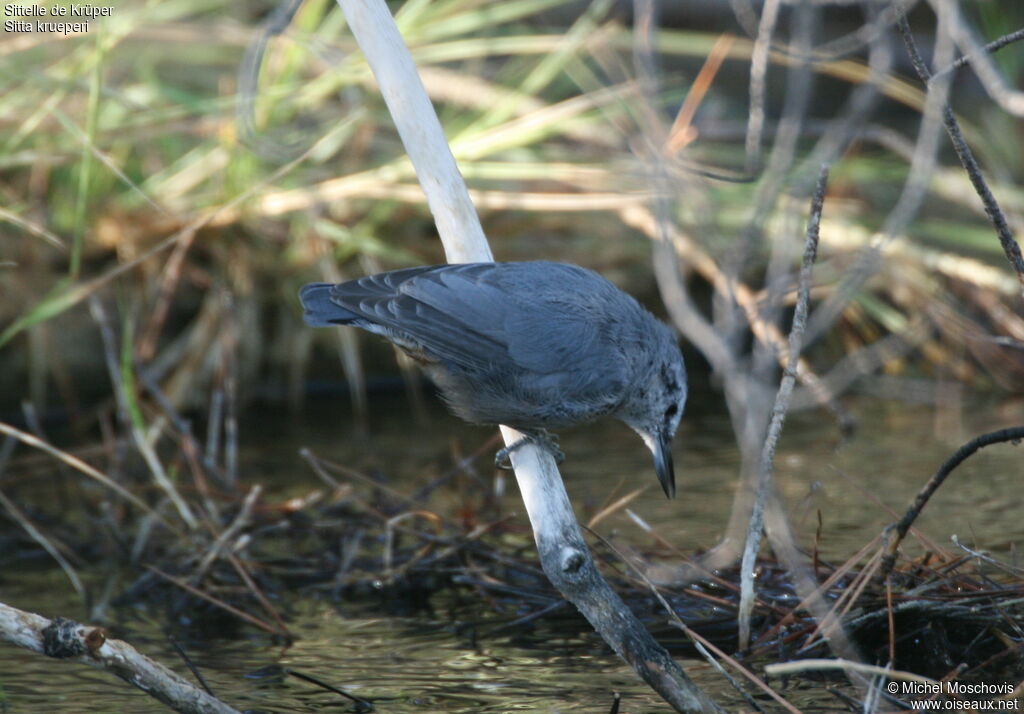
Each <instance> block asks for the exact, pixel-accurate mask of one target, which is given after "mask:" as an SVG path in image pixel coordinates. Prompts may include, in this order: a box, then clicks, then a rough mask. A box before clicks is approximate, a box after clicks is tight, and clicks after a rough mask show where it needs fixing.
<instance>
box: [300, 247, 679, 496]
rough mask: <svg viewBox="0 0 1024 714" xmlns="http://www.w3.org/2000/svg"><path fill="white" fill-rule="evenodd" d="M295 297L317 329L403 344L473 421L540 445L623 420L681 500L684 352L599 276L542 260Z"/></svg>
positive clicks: (418, 272) (419, 272)
mask: <svg viewBox="0 0 1024 714" xmlns="http://www.w3.org/2000/svg"><path fill="white" fill-rule="evenodd" d="M299 297H300V299H301V300H302V304H303V306H304V307H305V320H306V323H307V324H309V325H311V326H313V327H327V326H330V325H354V326H356V327H361V328H362V329H364V330H367V331H369V332H373V333H375V334H378V335H383V336H384V337H385V338H387V339H388V340H390V341H391V342H393V343H394V344H396V345H398V347H400V348H401V349H402V350H403V351H405V352H406V353H407V354H409V355H410V356H411V357H412V358H413V359H414V360H416V361H417V362H419V363H420V364H422V365H423V366H424V368H425V370H426V372H427V374H428V375H429V376H430V377H431V379H433V380H434V382H435V383H436V384H437V386H438V387H439V388H440V390H441V394H442V396H443V397H444V399H445V401H446V402H447V403H448V405H449V407H451V409H452V411H453V412H455V414H456V415H458V416H460V417H461V418H463V419H465V420H466V421H469V422H473V423H477V424H505V425H507V426H510V427H513V428H514V429H518V430H520V431H522V432H524V433H525V434H527V439H529V440H534V441H538V442H540V443H545V439H544V435H545V434H546V430H547V429H559V428H562V427H567V426H573V425H576V424H582V423H585V422H589V421H591V420H593V419H596V418H598V417H601V416H605V415H608V416H613V417H615V418H617V419H620V420H621V421H623V422H625V423H626V424H627V425H629V426H630V427H632V428H633V430H634V431H636V432H637V433H638V434H640V437H641V438H642V439H643V440H644V443H645V444H646V445H647V448H649V449H650V450H651V452H652V453H653V454H654V466H655V470H656V472H657V474H658V480H659V481H660V482H661V486H662V488H663V489H664V490H665V495H667V496H669V497H670V498H671V497H672V496H674V495H675V474H674V472H673V468H672V439H673V437H674V436H675V433H676V429H677V427H678V426H679V419H680V417H682V415H683V407H684V406H685V404H686V368H685V366H684V365H683V357H682V355H681V354H680V352H679V347H678V345H677V344H676V339H675V337H674V335H673V334H672V332H671V331H670V330H669V328H668V327H666V326H665V325H664V324H662V323H661V322H659V321H658V320H657V319H655V317H654V316H653V315H651V314H650V313H649V312H647V310H645V309H644V308H642V307H641V306H640V304H639V303H638V302H637V301H636V300H634V299H633V298H632V297H631V296H629V295H627V294H626V293H624V292H622V291H621V290H619V289H618V288H617V287H615V286H614V285H612V284H611V283H610V282H608V281H607V280H605V279H604V278H602V277H601V276H600V275H598V274H597V273H595V272H593V271H591V270H586V269H584V268H580V267H579V266H575V265H566V264H563V263H551V262H546V261H534V262H526V263H464V264H448V265H434V266H425V267H418V268H408V269H405V270H394V271H391V272H388V273H380V274H378V275H368V276H366V277H364V278H359V279H358V280H350V281H347V282H344V283H339V284H337V285H331V284H329V283H311V284H309V285H306V286H304V287H303V288H302V290H301V291H300V293H299ZM547 443H548V444H550V442H547ZM518 445H519V444H513V445H512V447H509V449H504V450H502V452H500V455H503V456H504V455H507V453H508V451H509V450H510V449H514V448H515V447H516V446H518Z"/></svg>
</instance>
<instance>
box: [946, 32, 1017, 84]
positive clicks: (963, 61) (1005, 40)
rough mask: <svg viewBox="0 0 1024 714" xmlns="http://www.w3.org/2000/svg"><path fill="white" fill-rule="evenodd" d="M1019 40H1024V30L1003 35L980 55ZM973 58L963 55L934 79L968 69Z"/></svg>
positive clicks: (987, 45)
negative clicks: (947, 73) (964, 68)
mask: <svg viewBox="0 0 1024 714" xmlns="http://www.w3.org/2000/svg"><path fill="white" fill-rule="evenodd" d="M1019 40H1024V30H1017V31H1016V32H1011V33H1009V34H1006V35H1003V36H1002V37H1000V38H998V39H996V40H993V41H992V42H989V43H988V44H986V45H985V46H984V47H983V48H982V51H981V52H980V53H978V54H990V53H992V52H997V51H999V50H1001V49H1003V48H1004V47H1006V46H1007V45H1010V44H1013V43H1014V42H1017V41H1019ZM973 57H974V55H963V56H962V57H958V58H957V59H956V61H955V62H953V64H951V65H949V66H948V67H946V68H945V69H940V70H939V71H938V72H936V73H935V74H933V75H932V79H935V78H936V77H939V76H941V75H943V74H946V72H953V71H955V70H958V69H960V68H961V67H966V66H967V65H969V64H970V63H971V60H972V59H973Z"/></svg>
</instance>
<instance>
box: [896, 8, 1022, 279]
mask: <svg viewBox="0 0 1024 714" xmlns="http://www.w3.org/2000/svg"><path fill="white" fill-rule="evenodd" d="M939 19H940V20H941V19H942V16H941V15H940V18H939ZM896 28H897V29H898V30H899V32H900V36H901V37H902V38H903V44H904V45H906V48H907V54H909V55H910V61H911V62H912V63H913V65H914V71H916V72H917V76H918V77H920V78H921V81H922V82H924V83H926V84H928V85H929V86H930V85H931V83H932V81H933V80H934V79H935V77H933V76H932V73H931V71H930V70H929V69H928V66H927V65H926V64H925V63H924V60H923V59H922V58H921V53H920V52H918V50H917V43H916V42H915V41H914V36H913V34H912V33H911V31H910V24H909V23H908V22H907V16H906V15H903V16H902V17H900V19H899V21H898V22H897V23H896ZM980 58H981V55H977V56H976V57H975V59H980ZM979 76H980V74H979ZM942 122H943V124H945V125H946V132H947V133H948V134H949V138H950V140H951V141H952V142H953V149H954V150H955V151H956V155H957V157H958V158H959V159H960V163H961V165H963V167H964V170H965V171H966V172H967V177H968V178H969V179H970V180H971V185H972V186H973V187H974V190H975V192H977V194H978V198H980V199H981V202H982V204H983V205H984V206H985V213H986V214H988V217H989V220H991V221H992V225H993V226H994V227H995V229H996V235H997V236H998V237H999V244H1000V245H1001V246H1002V248H1003V253H1005V254H1006V259H1007V260H1008V261H1009V262H1010V267H1011V268H1013V270H1014V272H1015V273H1016V274H1017V281H1018V282H1019V283H1020V287H1021V295H1024V256H1022V255H1021V250H1020V245H1019V244H1018V243H1017V239H1016V238H1015V237H1014V235H1013V231H1011V230H1010V225H1009V224H1008V223H1007V222H1006V216H1005V215H1004V214H1003V210H1002V209H1001V208H1000V207H999V202H998V201H996V197H995V196H994V195H993V194H992V190H991V189H990V188H989V187H988V183H986V181H985V177H984V176H982V173H981V167H980V166H979V165H978V161H977V159H975V158H974V152H973V151H971V147H970V146H968V145H967V140H966V139H964V135H963V132H962V131H961V130H960V122H958V121H957V119H956V115H954V114H953V109H952V108H951V107H950V106H949V102H943V104H942Z"/></svg>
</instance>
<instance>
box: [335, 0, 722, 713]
mask: <svg viewBox="0 0 1024 714" xmlns="http://www.w3.org/2000/svg"><path fill="white" fill-rule="evenodd" d="M338 4H339V6H340V7H341V9H342V11H343V12H344V14H345V18H346V20H347V21H348V24H349V27H350V28H351V30H352V34H353V35H354V36H355V38H356V41H357V42H358V43H359V46H360V48H361V49H362V50H363V53H364V54H365V55H366V58H367V61H368V63H369V65H370V68H371V70H372V71H373V74H374V77H375V78H376V79H377V83H378V85H379V86H380V90H381V94H382V95H383V97H384V101H385V102H386V104H387V106H388V110H389V111H390V113H391V116H392V117H393V119H394V121H395V125H396V127H397V129H398V133H399V135H400V136H401V139H402V143H403V145H404V146H405V150H406V152H407V153H408V154H409V158H410V160H411V161H412V164H413V166H414V167H415V169H416V175H417V178H418V179H419V182H420V185H421V186H422V187H423V191H424V193H425V194H426V197H427V204H428V206H429V207H430V211H431V214H432V215H433V216H434V220H435V222H436V224H437V229H438V233H439V234H440V237H441V241H442V243H443V244H444V249H445V255H446V256H447V258H448V260H449V262H469V261H479V260H493V256H492V253H491V250H490V247H489V246H488V244H487V239H486V237H485V236H484V233H483V229H482V228H481V227H480V219H479V218H478V217H477V214H476V210H475V208H474V207H473V204H472V202H471V201H470V199H469V194H468V192H467V191H466V186H465V182H464V181H463V180H462V176H461V175H460V174H459V171H458V167H457V166H456V164H455V158H454V157H453V156H452V152H451V148H450V147H449V146H448V143H447V140H446V139H445V135H444V131H443V130H442V129H441V124H440V122H439V121H438V119H437V114H436V113H435V112H434V108H433V106H432V105H431V103H430V99H429V98H428V97H427V93H426V90H425V89H424V88H423V83H422V81H421V80H420V78H419V76H418V74H417V72H416V66H415V64H414V63H413V61H412V57H411V55H410V54H409V49H408V48H407V47H406V46H405V43H404V41H403V40H402V36H401V34H400V33H399V31H398V28H397V27H396V25H395V22H394V19H393V18H392V17H391V13H390V12H389V11H388V8H387V5H386V4H385V2H384V0H338ZM501 431H502V435H503V437H504V438H505V443H506V444H513V443H515V442H517V441H519V440H520V439H521V438H522V435H521V434H520V433H519V432H517V431H516V430H514V429H510V428H509V427H507V426H504V425H503V426H502V427H501ZM511 460H512V465H513V467H514V469H515V475H516V480H517V481H518V482H519V490H520V492H521V494H522V496H523V502H524V504H525V505H526V511H527V515H528V516H529V518H530V523H531V525H532V526H533V531H534V537H535V539H536V542H537V550H538V552H539V553H540V559H541V565H542V567H543V569H544V573H545V574H546V575H547V576H548V579H549V580H551V582H552V584H553V585H554V586H555V587H556V588H557V589H558V590H559V591H560V592H561V593H562V594H563V595H564V596H565V597H566V598H567V599H568V600H570V601H571V602H572V603H573V604H574V605H576V607H577V608H578V609H579V610H580V612H581V613H583V615H584V616H585V617H586V618H587V620H589V621H590V623H591V624H592V625H593V626H594V628H595V629H596V630H597V631H598V632H599V633H600V634H601V636H602V637H603V638H604V640H605V642H607V643H608V644H609V645H611V647H612V649H613V650H615V652H616V653H617V654H618V655H619V656H620V657H622V658H623V659H625V660H626V661H627V662H628V663H629V664H630V665H631V666H632V667H633V669H634V670H635V671H636V672H637V674H639V675H640V677H641V678H643V679H644V681H646V682H647V683H648V684H649V685H651V687H652V688H654V689H655V691H657V692H658V693H659V694H660V695H661V696H662V697H663V698H664V699H665V700H666V701H667V702H669V703H670V704H671V705H672V706H673V707H675V708H676V709H677V710H678V711H681V712H708V711H710V712H714V711H720V710H719V709H718V707H717V706H716V705H715V704H714V703H713V702H712V701H711V700H710V699H709V698H708V697H707V696H706V695H705V694H704V693H703V692H701V690H700V689H698V688H697V687H696V685H694V684H693V682H691V681H690V679H689V678H688V677H687V676H686V674H685V673H684V672H683V670H682V669H681V668H680V667H679V665H678V664H676V662H675V661H674V660H673V659H672V657H671V656H670V655H669V653H668V652H667V651H666V650H665V649H664V648H663V647H661V646H660V645H659V644H657V642H655V641H654V638H652V637H651V635H650V633H648V632H647V630H646V629H644V627H643V625H642V624H641V623H640V621H639V620H637V619H636V617H635V616H634V615H633V614H632V613H631V612H630V611H629V609H628V608H627V607H626V605H625V603H623V602H622V600H621V599H620V598H619V596H618V595H617V594H616V593H615V592H614V591H613V590H612V589H611V588H610V587H609V585H608V583H606V582H605V581H604V579H603V578H602V577H601V575H600V573H599V572H598V570H597V567H596V566H595V564H594V560H593V557H592V556H591V555H590V552H589V550H588V549H587V546H586V542H585V541H584V540H583V535H582V533H581V532H580V528H579V524H578V523H577V522H576V517H575V514H574V513H573V510H572V506H571V505H570V503H569V497H568V496H567V495H566V493H565V486H564V484H563V483H562V479H561V476H560V475H559V473H558V468H557V467H556V465H555V462H554V460H553V459H552V457H551V455H550V454H549V453H547V452H546V451H544V450H542V449H538V448H536V447H534V446H532V445H530V446H527V447H525V448H521V449H517V450H516V451H515V452H513V454H512V458H511Z"/></svg>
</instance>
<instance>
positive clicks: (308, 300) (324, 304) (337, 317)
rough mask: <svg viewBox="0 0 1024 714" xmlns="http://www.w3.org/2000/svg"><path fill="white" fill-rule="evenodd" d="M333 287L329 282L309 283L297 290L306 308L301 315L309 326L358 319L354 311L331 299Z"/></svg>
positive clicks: (341, 323) (328, 324)
mask: <svg viewBox="0 0 1024 714" xmlns="http://www.w3.org/2000/svg"><path fill="white" fill-rule="evenodd" d="M333 287H334V286H333V285H332V284H331V283H309V284H308V285H303V286H302V289H301V290H299V300H301V301H302V307H304V308H305V309H306V311H305V313H303V315H302V317H303V319H304V320H305V321H306V324H307V325H309V326H310V327H330V326H332V325H345V324H348V323H351V322H353V321H354V320H357V319H358V317H359V316H358V315H356V314H355V313H354V312H351V311H349V310H346V309H345V308H343V307H341V306H340V305H338V304H337V303H335V302H333V301H332V300H331V289H332V288H333Z"/></svg>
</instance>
